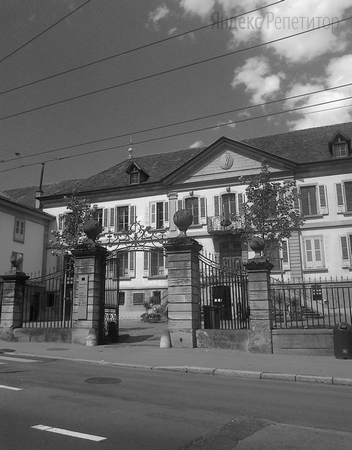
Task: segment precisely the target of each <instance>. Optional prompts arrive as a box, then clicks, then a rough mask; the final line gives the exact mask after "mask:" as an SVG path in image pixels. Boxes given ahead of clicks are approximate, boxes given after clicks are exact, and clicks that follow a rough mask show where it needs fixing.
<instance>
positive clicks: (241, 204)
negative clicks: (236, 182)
mask: <svg viewBox="0 0 352 450" xmlns="http://www.w3.org/2000/svg"><path fill="white" fill-rule="evenodd" d="M243 197H244V195H243V194H238V214H239V215H240V216H242V215H243V214H244V198H243Z"/></svg>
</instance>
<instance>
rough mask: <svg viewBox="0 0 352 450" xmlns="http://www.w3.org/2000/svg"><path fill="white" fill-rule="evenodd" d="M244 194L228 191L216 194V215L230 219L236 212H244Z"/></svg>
mask: <svg viewBox="0 0 352 450" xmlns="http://www.w3.org/2000/svg"><path fill="white" fill-rule="evenodd" d="M243 201H244V199H243V194H236V193H228V194H223V195H220V196H219V195H215V197H214V216H223V217H225V218H227V219H230V218H231V216H233V215H236V214H239V215H241V214H243Z"/></svg>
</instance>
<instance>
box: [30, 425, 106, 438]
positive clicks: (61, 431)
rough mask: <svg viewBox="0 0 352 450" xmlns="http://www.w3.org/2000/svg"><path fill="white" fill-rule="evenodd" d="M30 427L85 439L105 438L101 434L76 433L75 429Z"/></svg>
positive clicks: (42, 426) (44, 426) (43, 426)
mask: <svg viewBox="0 0 352 450" xmlns="http://www.w3.org/2000/svg"><path fill="white" fill-rule="evenodd" d="M32 428H35V429H36V430H41V431H49V432H50V433H57V434H64V435H66V436H71V437H76V438H80V439H87V440H89V441H96V442H98V441H104V440H105V439H106V438H105V437H101V436H94V435H93V434H85V433H78V432H76V431H70V430H64V429H62V428H53V427H48V426H46V425H35V426H33V427H32Z"/></svg>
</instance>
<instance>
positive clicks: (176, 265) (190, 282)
mask: <svg viewBox="0 0 352 450" xmlns="http://www.w3.org/2000/svg"><path fill="white" fill-rule="evenodd" d="M184 211H185V210H181V211H178V212H177V213H176V214H175V216H174V222H175V224H176V225H177V227H178V228H179V229H180V230H181V229H182V231H181V233H180V234H179V236H177V237H175V238H170V239H169V240H168V242H167V243H166V244H164V247H165V249H166V252H167V258H168V316H169V322H168V324H169V332H170V339H171V345H172V346H173V347H187V348H194V347H196V346H197V340H196V331H197V329H199V328H200V277H199V261H198V253H199V252H200V250H201V249H202V246H201V245H200V244H199V243H198V242H197V241H195V240H194V239H191V238H189V237H187V236H186V229H187V228H188V226H189V225H190V224H191V223H192V220H193V217H192V220H191V219H190V217H188V220H189V221H190V223H189V222H188V225H187V226H185V227H184V228H182V225H181V224H180V220H179V217H178V216H179V215H180V213H181V215H182V214H186V213H188V211H186V213H185V212H184ZM186 215H187V214H186Z"/></svg>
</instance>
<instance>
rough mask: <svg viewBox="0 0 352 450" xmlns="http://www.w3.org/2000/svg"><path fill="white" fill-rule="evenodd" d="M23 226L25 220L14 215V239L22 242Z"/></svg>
mask: <svg viewBox="0 0 352 450" xmlns="http://www.w3.org/2000/svg"><path fill="white" fill-rule="evenodd" d="M24 226H25V221H24V220H21V219H18V218H17V217H15V229H14V236H13V240H14V241H17V242H24Z"/></svg>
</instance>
